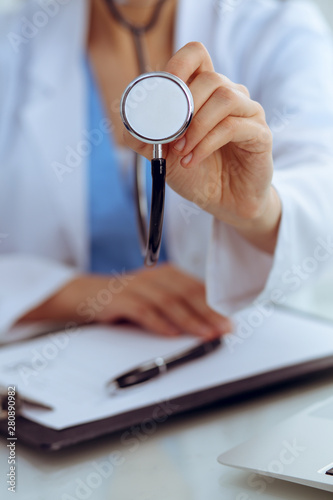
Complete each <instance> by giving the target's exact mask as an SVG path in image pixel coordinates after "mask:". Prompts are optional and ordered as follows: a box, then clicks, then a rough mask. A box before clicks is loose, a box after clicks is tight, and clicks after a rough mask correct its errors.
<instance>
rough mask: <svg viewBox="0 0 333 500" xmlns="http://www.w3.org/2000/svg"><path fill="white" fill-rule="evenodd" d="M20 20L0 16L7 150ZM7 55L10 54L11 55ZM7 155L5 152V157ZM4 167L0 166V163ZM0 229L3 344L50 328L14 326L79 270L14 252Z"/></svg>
mask: <svg viewBox="0 0 333 500" xmlns="http://www.w3.org/2000/svg"><path fill="white" fill-rule="evenodd" d="M20 23H21V20H20V19H19V20H18V16H17V13H16V12H15V10H12V9H11V10H10V11H8V12H4V13H1V15H0V37H1V40H2V43H1V44H0V71H1V72H0V74H1V75H2V76H1V78H0V110H1V120H0V148H1V151H2V153H3V152H4V150H5V148H6V146H7V144H8V141H7V140H6V138H7V135H6V134H7V129H8V123H9V121H10V119H11V115H12V112H11V109H10V108H9V103H10V102H12V101H13V99H10V94H11V93H13V92H15V89H16V87H15V85H16V83H17V75H16V73H15V71H14V70H13V68H14V67H15V64H14V62H15V58H17V57H21V51H20V48H21V47H20V40H22V37H21V38H20V37H19V36H18V35H19V34H20ZM8 54H9V55H10V57H8ZM4 157H5V155H4V154H2V158H4ZM0 167H1V165H0ZM1 229H2V228H0V252H1V253H0V343H4V342H11V341H14V340H18V339H22V338H24V337H29V336H32V335H34V334H36V333H40V332H41V331H45V330H46V331H47V330H48V329H49V328H52V326H51V325H50V324H49V325H46V324H43V325H42V324H38V325H37V324H31V325H29V326H24V327H23V326H20V327H19V326H15V323H16V322H17V321H18V319H19V318H20V317H22V316H23V315H24V314H25V313H27V312H28V311H30V310H32V309H34V308H35V307H37V306H38V305H40V304H41V303H42V302H44V301H45V300H47V299H48V298H49V297H51V296H52V295H53V294H54V293H55V292H56V291H57V290H59V289H60V288H62V287H63V286H64V285H65V284H66V283H67V282H69V281H70V280H71V279H73V277H74V276H76V275H77V272H78V271H77V270H75V269H74V268H72V267H69V266H66V265H63V264H61V263H60V262H57V261H55V260H52V259H46V258H43V257H41V256H40V257H37V256H32V255H30V254H21V253H13V252H12V251H11V249H10V248H7V245H9V244H8V243H7V242H8V240H9V239H10V238H9V236H10V235H7V234H6V233H4V232H3V231H2V230H1Z"/></svg>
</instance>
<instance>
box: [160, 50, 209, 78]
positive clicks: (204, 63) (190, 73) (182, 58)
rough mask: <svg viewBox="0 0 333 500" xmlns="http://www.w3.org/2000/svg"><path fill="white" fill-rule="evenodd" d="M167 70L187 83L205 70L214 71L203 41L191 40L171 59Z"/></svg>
mask: <svg viewBox="0 0 333 500" xmlns="http://www.w3.org/2000/svg"><path fill="white" fill-rule="evenodd" d="M165 71H167V72H169V73H172V74H173V75H176V76H178V77H179V78H180V79H181V80H183V81H184V82H185V83H190V81H191V80H192V79H193V78H194V77H195V75H196V74H199V73H202V72H204V71H214V66H213V63H212V60H211V58H210V55H209V53H208V51H207V49H206V48H205V46H204V45H203V44H202V43H199V42H190V43H188V44H186V45H185V46H184V47H182V48H181V49H180V50H178V52H176V54H175V55H174V56H173V57H172V58H171V59H170V61H169V62H168V64H167V65H166V67H165Z"/></svg>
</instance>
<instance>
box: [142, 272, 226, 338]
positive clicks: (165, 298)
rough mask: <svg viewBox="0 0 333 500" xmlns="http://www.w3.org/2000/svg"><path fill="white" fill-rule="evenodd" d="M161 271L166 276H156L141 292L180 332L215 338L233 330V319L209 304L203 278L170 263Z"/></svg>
mask: <svg viewBox="0 0 333 500" xmlns="http://www.w3.org/2000/svg"><path fill="white" fill-rule="evenodd" d="M161 272H162V274H164V275H163V279H158V280H156V281H155V280H154V281H153V282H152V283H151V285H150V287H149V288H142V287H141V288H140V290H138V293H140V294H141V295H143V296H144V297H145V299H146V300H147V301H149V302H151V303H152V304H153V306H154V307H155V308H156V309H158V310H159V312H160V313H161V314H162V315H163V316H164V317H166V318H167V319H168V321H170V322H171V323H172V324H174V325H175V326H176V327H177V328H178V329H179V332H187V333H191V334H194V335H197V336H200V337H204V338H211V337H216V336H220V335H223V334H224V333H226V332H228V331H230V330H231V328H232V326H231V324H230V321H229V320H227V319H226V318H224V317H222V316H220V315H219V314H217V313H215V312H214V311H213V310H212V309H210V308H209V307H208V305H207V304H206V297H205V287H204V285H203V284H202V283H201V282H200V281H198V280H196V279H195V278H193V277H191V276H189V275H186V274H184V273H182V272H180V271H178V270H177V269H175V268H173V267H170V266H165V269H164V270H163V269H162V270H161ZM156 277H158V276H157V275H156Z"/></svg>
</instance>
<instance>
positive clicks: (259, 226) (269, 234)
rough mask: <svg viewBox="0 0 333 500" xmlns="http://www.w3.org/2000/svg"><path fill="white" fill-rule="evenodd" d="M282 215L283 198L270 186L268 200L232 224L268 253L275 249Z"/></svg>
mask: <svg viewBox="0 0 333 500" xmlns="http://www.w3.org/2000/svg"><path fill="white" fill-rule="evenodd" d="M281 215H282V205H281V200H280V197H279V195H278V193H277V192H276V190H275V189H274V187H273V186H270V189H269V192H268V195H267V198H266V200H265V201H264V202H263V204H262V206H261V207H260V209H258V211H257V213H255V214H253V215H252V216H250V217H247V218H243V219H242V220H241V221H237V222H236V223H235V224H232V225H233V227H234V228H235V229H236V230H237V231H238V233H239V234H240V235H241V236H243V237H244V238H245V239H246V240H247V241H249V242H250V243H251V244H253V245H254V246H255V247H257V248H258V249H259V250H262V251H264V252H266V253H269V254H273V253H274V251H275V247H276V243H277V239H278V233H279V227H280V221H281Z"/></svg>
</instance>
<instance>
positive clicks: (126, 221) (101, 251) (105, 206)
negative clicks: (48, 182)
mask: <svg viewBox="0 0 333 500" xmlns="http://www.w3.org/2000/svg"><path fill="white" fill-rule="evenodd" d="M85 66H86V75H87V84H88V85H87V88H88V100H89V103H88V105H89V115H88V116H89V119H88V120H89V126H88V130H90V131H92V130H94V129H97V130H100V123H101V121H102V120H103V119H105V118H107V114H106V112H105V110H104V107H103V104H102V99H101V97H100V95H99V90H98V86H97V83H96V81H95V78H94V75H93V72H92V69H91V67H90V64H89V62H88V61H87V60H86V61H85ZM95 142H96V144H95V145H94V144H92V150H91V153H90V157H89V168H88V172H89V179H88V186H89V230H90V271H91V272H93V273H101V274H112V273H114V272H121V271H124V270H125V271H131V270H134V269H138V268H140V267H142V266H143V260H144V259H143V257H142V255H141V251H140V244H139V232H138V229H137V223H136V206H135V198H134V154H133V153H131V152H130V151H128V150H125V149H124V150H123V149H121V148H119V147H118V146H117V145H116V144H115V142H114V140H113V137H112V135H111V134H110V133H108V134H105V133H103V139H102V140H101V141H95ZM99 142H100V143H99ZM97 143H99V144H97ZM146 177H147V180H146V182H147V194H148V202H149V206H150V197H151V174H150V162H148V161H147V176H146ZM166 260H167V255H166V251H165V245H164V244H163V239H162V247H161V253H160V259H159V262H160V263H162V262H165V261H166Z"/></svg>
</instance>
